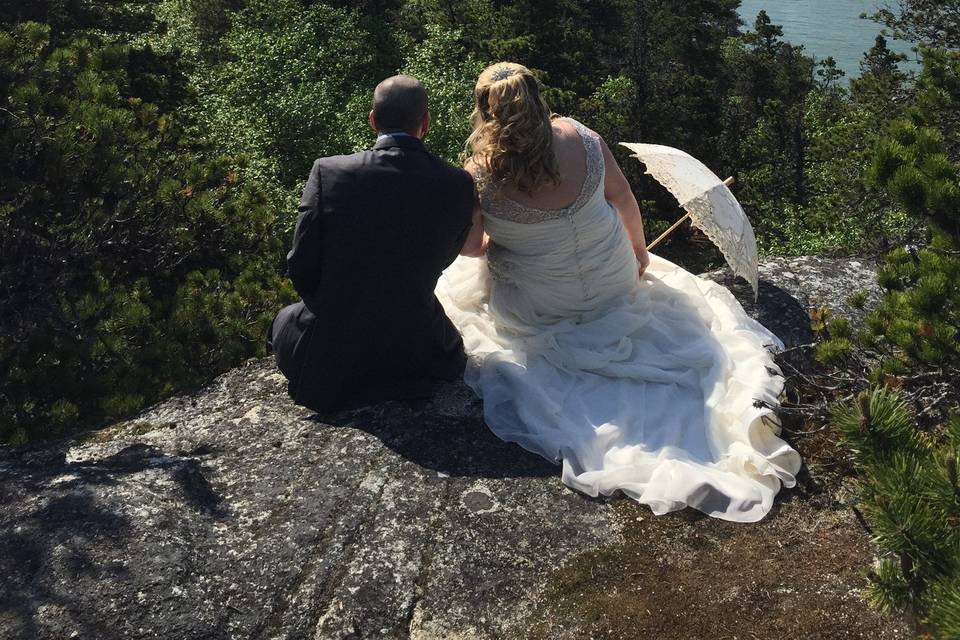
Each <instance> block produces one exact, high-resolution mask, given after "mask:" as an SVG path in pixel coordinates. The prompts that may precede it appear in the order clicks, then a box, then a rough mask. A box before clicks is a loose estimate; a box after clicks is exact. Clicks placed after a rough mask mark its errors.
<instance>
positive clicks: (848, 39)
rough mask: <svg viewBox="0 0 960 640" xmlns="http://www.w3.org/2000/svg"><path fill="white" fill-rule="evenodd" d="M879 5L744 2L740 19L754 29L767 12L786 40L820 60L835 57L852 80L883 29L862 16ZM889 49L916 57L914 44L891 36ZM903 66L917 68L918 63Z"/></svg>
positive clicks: (821, 0)
mask: <svg viewBox="0 0 960 640" xmlns="http://www.w3.org/2000/svg"><path fill="white" fill-rule="evenodd" d="M877 4H878V2H877V0H741V3H740V18H741V19H742V20H743V21H744V22H745V23H746V25H745V26H744V27H743V29H750V30H753V23H754V21H755V20H756V18H757V14H758V13H759V12H760V10H761V9H763V10H765V11H766V12H767V15H769V16H770V20H772V21H773V23H774V24H779V25H781V26H782V27H783V37H784V39H786V40H788V41H790V42H791V43H792V44H802V45H804V49H805V51H806V53H807V54H808V55H812V56H814V57H815V58H816V59H817V60H822V59H824V58H826V57H827V56H833V58H834V60H836V61H837V66H838V67H840V69H842V70H843V71H844V72H845V73H846V74H847V78H851V77H856V76H859V75H860V59H861V58H862V57H863V54H864V53H865V52H866V51H867V50H869V49H870V47H872V46H873V42H874V39H875V38H876V37H877V34H878V33H880V29H881V25H880V24H878V23H876V22H873V21H872V20H867V19H864V20H861V19H860V17H859V16H860V14H861V13H862V12H866V13H868V14H870V13H873V12H874V11H875V10H876V6H877ZM887 46H889V47H890V48H891V49H893V50H895V51H902V52H903V53H906V54H907V55H908V56H910V59H911V60H912V59H913V58H915V54H912V53H911V52H910V43H907V42H901V41H891V39H890V37H889V36H888V37H887ZM901 67H902V68H903V69H904V70H907V69H909V68H914V63H911V62H906V63H902V64H901Z"/></svg>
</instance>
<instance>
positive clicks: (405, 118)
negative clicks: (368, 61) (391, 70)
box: [370, 76, 430, 138]
mask: <svg viewBox="0 0 960 640" xmlns="http://www.w3.org/2000/svg"><path fill="white" fill-rule="evenodd" d="M370 126H371V127H373V129H374V130H375V131H378V132H380V133H384V132H388V131H403V132H405V133H409V134H410V135H412V136H416V137H417V138H423V137H424V136H425V135H427V129H428V128H429V126H430V112H429V111H427V91H426V89H424V88H423V85H422V84H420V81H419V80H417V79H416V78H414V77H412V76H392V77H390V78H387V79H386V80H384V81H383V82H381V83H380V84H378V85H377V88H376V89H374V90H373V110H372V111H370Z"/></svg>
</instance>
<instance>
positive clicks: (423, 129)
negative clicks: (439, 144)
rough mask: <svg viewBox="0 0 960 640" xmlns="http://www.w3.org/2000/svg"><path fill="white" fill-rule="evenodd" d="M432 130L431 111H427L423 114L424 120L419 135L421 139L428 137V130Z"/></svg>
mask: <svg viewBox="0 0 960 640" xmlns="http://www.w3.org/2000/svg"><path fill="white" fill-rule="evenodd" d="M429 130H430V112H429V111H427V112H426V113H425V114H423V120H422V121H421V122H420V135H419V136H418V137H419V138H420V139H421V140H423V139H424V138H426V137H427V131H429Z"/></svg>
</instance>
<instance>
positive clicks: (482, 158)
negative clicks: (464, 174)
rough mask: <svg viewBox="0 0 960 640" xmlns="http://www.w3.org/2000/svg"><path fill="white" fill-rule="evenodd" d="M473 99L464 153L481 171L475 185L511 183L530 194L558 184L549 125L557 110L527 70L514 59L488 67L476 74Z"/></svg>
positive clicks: (557, 168)
mask: <svg viewBox="0 0 960 640" xmlns="http://www.w3.org/2000/svg"><path fill="white" fill-rule="evenodd" d="M473 97H474V109H473V113H472V114H471V116H470V124H471V125H472V126H473V131H472V132H471V133H470V137H468V138H467V152H468V154H469V157H470V158H471V160H473V162H474V164H476V165H477V166H478V167H479V168H480V169H481V170H482V171H481V172H480V176H479V177H478V179H479V182H480V185H479V186H480V187H481V188H482V187H483V186H486V185H487V184H498V183H502V182H509V183H512V184H514V185H516V187H517V188H518V189H519V190H520V191H522V192H524V193H533V192H534V191H537V190H538V189H540V188H541V187H543V186H545V185H547V184H552V185H554V186H556V185H558V184H560V168H559V166H558V164H557V158H556V155H555V154H554V153H553V130H552V128H551V126H550V121H551V120H552V119H553V117H555V114H553V113H552V112H551V111H550V108H549V107H548V106H547V103H546V102H544V100H543V98H542V97H541V96H540V85H539V83H538V82H537V79H536V78H535V77H534V76H533V74H532V73H530V70H529V69H527V68H526V67H525V66H523V65H520V64H516V63H513V62H498V63H497V64H493V65H490V66H489V67H487V68H486V69H484V70H483V73H481V74H480V77H479V78H477V86H476V88H475V89H474V93H473Z"/></svg>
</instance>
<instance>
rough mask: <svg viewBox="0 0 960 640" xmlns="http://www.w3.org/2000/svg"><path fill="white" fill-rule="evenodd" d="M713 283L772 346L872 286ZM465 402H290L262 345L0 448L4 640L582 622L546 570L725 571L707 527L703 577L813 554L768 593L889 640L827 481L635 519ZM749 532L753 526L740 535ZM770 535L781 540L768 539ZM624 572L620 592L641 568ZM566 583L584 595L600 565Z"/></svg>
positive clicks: (561, 576) (729, 579)
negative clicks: (70, 431)
mask: <svg viewBox="0 0 960 640" xmlns="http://www.w3.org/2000/svg"><path fill="white" fill-rule="evenodd" d="M709 277H711V278H714V279H716V280H718V281H720V282H724V283H727V284H729V285H731V286H732V288H733V289H734V290H735V291H736V292H738V295H739V297H740V298H741V300H743V302H744V304H745V306H746V307H747V308H748V309H749V310H750V311H751V313H753V314H754V315H755V316H756V317H758V318H760V319H761V321H763V322H764V323H765V324H768V326H770V327H771V328H772V329H773V330H774V331H775V332H777V333H778V335H780V336H781V337H782V338H783V339H784V340H785V341H786V342H787V343H788V344H800V343H802V342H804V341H807V340H809V338H810V330H809V323H808V319H807V310H808V308H810V307H812V306H819V305H828V306H832V307H834V308H835V311H836V312H837V313H839V314H846V315H851V316H853V317H854V318H856V317H857V314H858V313H860V312H859V311H858V310H856V309H852V308H848V306H846V305H845V302H844V301H845V300H846V298H847V297H848V295H849V294H850V293H851V292H852V291H854V290H857V289H866V290H868V291H870V295H871V296H873V297H874V298H875V296H876V289H875V286H874V285H873V284H872V281H873V273H872V270H871V267H870V266H869V265H867V264H866V263H864V262H860V263H858V262H855V261H849V260H828V259H824V258H797V259H773V260H767V261H765V262H764V263H763V267H762V269H761V278H762V280H763V282H762V284H761V289H760V298H759V302H758V303H756V304H754V303H753V302H752V301H751V300H749V298H751V297H752V296H751V295H749V294H746V295H744V294H745V290H744V289H745V285H744V284H743V283H742V282H738V283H734V282H733V281H732V279H731V277H730V276H729V274H728V273H725V272H716V273H712V274H709ZM481 416H482V413H481V405H480V403H479V401H478V400H477V399H476V398H475V397H474V396H473V394H472V393H471V391H470V390H469V389H468V388H466V387H465V386H464V385H462V384H448V385H444V386H442V387H440V388H439V389H438V391H437V394H436V397H435V398H434V399H433V400H431V401H424V402H419V403H402V402H389V403H383V404H380V405H376V406H372V407H367V408H363V409H359V410H355V411H350V412H342V413H338V414H335V415H331V416H323V417H321V416H317V415H314V414H312V413H311V412H310V411H308V410H305V409H303V408H301V407H297V406H295V405H294V404H292V402H290V400H289V399H288V397H287V395H286V393H285V381H284V379H283V377H282V376H281V375H280V374H279V373H278V372H277V371H276V369H275V367H274V365H273V363H272V361H271V360H269V359H261V360H251V361H249V362H247V363H246V364H245V365H243V366H242V367H239V368H237V369H235V370H233V371H230V372H228V373H226V374H224V375H222V376H220V377H219V378H217V379H216V380H215V381H214V382H212V383H211V384H210V385H209V386H207V387H205V388H203V389H200V390H198V391H196V392H194V393H190V394H185V395H180V396H177V397H173V398H170V399H168V400H166V401H164V402H161V403H160V404H158V405H156V406H154V407H152V408H150V409H149V410H147V411H145V412H143V413H142V414H140V415H138V416H136V417H135V418H133V419H131V420H127V421H124V422H120V423H117V424H114V425H111V426H109V427H107V428H105V429H102V430H98V431H94V432H91V433H87V434H84V435H82V436H80V437H78V438H76V439H72V440H69V441H65V442H58V443H47V444H42V445H34V446H29V447H24V448H20V449H9V448H0V572H2V573H0V575H2V579H0V638H5V639H10V640H15V639H16V640H19V639H24V640H27V639H29V640H34V639H43V638H50V639H58V640H59V639H64V638H97V639H105V640H106V639H112V638H131V639H133V638H137V639H139V638H171V639H177V640H188V639H200V638H209V639H215V638H224V639H227V638H231V639H232V638H250V639H264V640H266V639H281V638H321V639H323V638H344V639H345V638H368V637H384V638H419V639H423V640H426V639H433V638H483V639H487V638H525V637H568V638H579V637H584V638H586V637H596V635H597V634H599V635H603V634H602V633H601V632H602V631H603V629H604V628H606V627H604V625H607V626H609V628H610V629H615V628H617V627H616V624H615V623H617V621H614V620H612V619H608V618H603V617H601V618H599V619H597V618H591V617H590V616H591V615H593V614H590V613H589V611H593V609H582V607H581V605H584V606H585V605H586V604H587V603H589V602H591V601H590V600H589V598H590V597H599V596H591V595H589V594H588V595H586V596H584V597H583V598H582V600H583V601H582V602H579V601H578V602H577V604H576V606H573V605H570V606H567V604H564V603H565V602H566V601H567V600H566V599H567V598H569V597H571V596H570V594H569V593H566V592H562V593H561V592H558V590H557V589H558V587H557V585H563V584H567V583H568V582H569V580H570V575H572V574H571V571H574V572H576V571H582V570H585V569H584V567H587V568H588V569H589V570H590V572H591V573H592V571H593V569H592V567H593V565H594V564H596V565H597V566H607V567H608V568H609V562H610V559H611V558H613V559H614V561H616V559H617V558H618V557H619V556H617V555H616V554H630V555H631V557H634V556H636V558H637V561H638V562H642V563H644V565H643V566H644V567H647V566H649V567H654V566H656V567H660V568H661V569H660V571H664V572H666V574H664V575H665V576H666V577H664V576H659V577H657V579H656V583H655V584H656V585H660V588H665V587H664V586H663V585H668V584H670V576H671V575H673V576H675V577H678V573H676V572H679V573H683V574H684V575H687V572H689V571H690V570H691V568H694V567H697V566H720V565H722V564H723V562H724V560H723V558H724V556H723V554H725V553H730V549H729V548H728V547H729V545H728V546H727V547H724V545H723V544H720V543H717V544H713V543H706V542H701V543H699V544H695V542H696V540H697V539H698V537H699V538H705V539H709V540H714V539H717V540H719V539H727V538H725V537H724V536H727V533H724V532H728V533H729V536H734V535H736V536H739V537H738V538H736V540H737V544H746V545H747V546H748V547H751V546H752V547H751V548H749V549H747V550H746V551H744V550H742V549H741V550H736V552H735V553H732V554H731V555H729V556H727V557H728V560H729V562H728V564H727V565H724V566H728V567H729V571H726V572H724V571H719V572H717V571H715V572H713V575H712V576H705V578H704V579H705V580H706V581H707V583H705V584H704V585H703V587H704V589H705V590H704V591H703V593H704V594H707V593H713V591H711V590H717V589H719V590H721V591H722V593H723V594H726V595H723V596H722V597H724V598H726V597H729V598H731V599H733V600H742V599H743V598H747V601H750V602H752V601H751V600H749V598H751V597H753V596H754V595H756V592H757V590H758V589H761V588H762V589H764V590H765V591H766V592H767V595H768V596H769V594H770V589H771V588H772V587H770V586H769V585H760V586H758V582H757V580H758V578H757V577H756V576H754V577H752V578H750V577H749V574H744V575H743V576H741V572H740V571H738V569H737V566H736V562H737V558H738V557H740V556H742V554H743V553H747V552H749V555H750V556H751V557H752V558H762V557H769V558H776V559H777V562H783V563H790V562H796V563H808V564H809V563H812V566H813V567H814V568H816V569H817V571H813V572H808V573H805V574H803V576H804V577H803V578H802V580H803V581H804V584H785V585H783V589H785V591H783V593H784V594H786V593H793V592H797V591H798V590H800V591H803V593H807V594H812V595H810V598H813V600H812V601H813V602H825V603H827V602H828V603H830V607H826V608H824V612H823V614H822V615H823V620H822V622H823V624H824V625H828V627H829V625H831V624H832V625H834V626H836V625H838V624H839V625H841V627H842V629H841V628H840V627H836V628H838V629H840V630H839V631H838V632H837V636H836V637H841V636H842V637H850V638H855V637H864V638H866V637H870V638H881V637H891V638H892V637H907V636H906V635H905V632H904V630H903V627H902V625H901V624H900V623H898V622H896V621H887V620H884V619H882V618H880V617H879V616H878V615H877V614H875V613H874V612H872V611H870V610H869V609H868V607H867V606H866V604H865V603H864V601H863V599H862V597H861V596H860V595H859V594H860V589H862V586H863V578H862V572H861V570H862V567H863V565H864V564H866V563H868V562H869V561H870V553H871V552H870V549H869V545H868V543H867V538H866V534H864V533H863V531H862V530H861V529H860V528H859V525H857V523H856V521H855V519H854V518H853V516H852V514H851V513H850V511H849V510H848V509H847V508H846V507H844V506H843V505H838V504H837V503H836V502H835V501H832V500H831V499H830V498H829V496H822V495H821V496H820V497H819V498H812V497H809V496H808V495H806V494H804V493H803V492H802V491H801V492H799V493H798V492H797V491H796V490H795V491H793V492H783V494H782V495H781V498H780V499H779V500H780V502H779V503H778V506H777V508H776V509H775V512H774V513H772V514H771V515H770V516H769V518H768V519H767V520H765V521H764V522H763V523H761V524H759V525H732V526H731V525H730V523H719V522H717V521H712V520H710V519H709V518H699V517H698V516H696V514H691V513H689V512H685V513H681V514H671V515H668V516H663V517H660V518H654V517H653V516H652V515H651V514H650V512H649V510H648V509H646V508H644V507H641V506H639V505H637V504H636V503H633V502H632V501H630V500H627V499H625V498H622V497H621V498H612V499H591V498H588V497H585V496H583V495H580V494H578V493H575V492H573V491H571V490H569V489H567V488H566V487H565V486H564V485H563V484H562V483H561V482H560V478H559V475H560V474H559V468H558V467H556V466H554V465H553V464H551V463H549V462H547V461H546V460H543V459H541V458H539V457H537V456H535V455H532V454H530V453H528V452H526V451H524V450H522V449H520V448H519V447H517V446H515V445H512V444H507V443H504V442H502V441H500V440H499V439H497V438H496V437H495V436H494V435H492V434H491V433H490V432H489V431H488V430H487V429H486V428H485V426H484V423H483V420H482V417H481ZM644 523H645V524H644ZM651 523H656V524H651ZM651 526H653V527H655V529H650V528H649V527H651ZM752 526H755V527H758V529H757V531H759V532H760V533H761V534H762V535H761V534H758V535H757V536H750V535H746V534H745V533H744V532H745V531H746V530H748V529H749V528H750V527H752ZM638 527H641V528H638ZM642 527H647V529H642ZM778 527H779V529H778ZM787 530H789V531H790V532H793V533H795V534H796V535H794V536H793V537H794V538H796V541H795V545H794V546H793V547H789V548H788V551H786V552H783V551H782V550H783V548H784V547H783V546H781V552H779V555H777V552H776V549H774V544H775V543H776V544H778V545H779V544H780V542H779V540H780V539H781V538H783V537H784V536H785V535H786V534H785V533H783V532H785V531H787ZM818 530H819V531H820V532H821V533H820V534H814V533H813V532H816V531H818ZM778 531H781V533H783V535H781V533H777V532H778ZM831 531H833V532H836V531H839V532H840V534H842V537H843V539H844V540H847V541H848V543H849V544H847V547H845V548H847V549H848V550H849V553H848V554H847V555H844V556H843V558H842V559H841V560H835V561H829V562H828V561H827V560H825V559H821V558H818V557H817V555H816V553H817V551H816V548H821V547H816V548H815V547H813V546H810V545H812V544H817V545H819V544H821V543H822V544H826V545H827V546H826V547H823V548H827V549H829V544H827V543H824V542H823V539H822V535H823V532H831ZM764 532H765V533H764ZM817 535H820V536H821V537H820V538H818V537H817ZM638 536H650V537H649V538H646V539H648V540H649V543H642V542H638V540H640V539H641V538H638ZM729 536H727V537H729ZM786 537H790V536H786ZM751 540H753V542H750V541H751ZM605 550H606V551H605ZM834 551H836V549H834ZM601 552H603V553H606V556H604V558H606V560H603V561H601V560H594V558H596V557H597V556H596V554H598V553H601ZM605 562H606V564H604V563H605ZM711 562H713V563H714V564H712V565H711V564H710V563H711ZM587 565H589V566H587ZM664 567H666V568H664ZM772 569H773V570H774V571H775V570H776V567H772ZM643 571H648V569H643ZM643 571H640V572H639V573H640V574H643ZM670 572H675V573H673V574H671V573H670ZM577 575H580V574H577ZM631 575H632V574H631ZM650 575H652V574H650ZM811 576H812V577H811ZM711 577H712V579H713V580H714V581H715V582H717V583H721V582H722V588H721V586H717V585H716V584H713V585H711V584H710V583H709V582H710V579H711ZM620 578H621V580H620V581H619V582H618V583H617V584H618V587H617V588H618V589H622V588H624V587H623V580H628V579H629V580H634V582H633V583H631V584H635V585H641V584H642V581H643V578H640V577H638V578H631V577H630V576H626V575H624V576H620ZM751 580H752V581H753V582H751ZM796 580H798V581H799V580H801V578H799V577H798V578H796ZM565 581H566V582H565ZM811 581H812V582H811ZM676 583H677V584H682V583H683V581H682V580H677V581H676ZM578 584H580V583H578ZM583 584H586V585H587V586H586V588H585V587H583V586H582V585H581V586H580V587H576V588H577V589H580V590H581V591H584V590H586V591H591V593H593V592H597V593H603V587H604V584H603V583H602V581H600V579H599V578H598V579H595V580H593V581H592V582H590V581H587V582H586V583H583ZM651 588H653V587H651ZM681 588H682V587H681ZM690 591H691V590H690V588H689V587H688V593H689V592H690ZM718 593H719V591H718ZM778 593H779V592H778ZM751 594H753V595H751ZM824 594H826V595H824ZM603 597H606V595H604V596H603ZM718 597H719V596H718ZM778 597H781V596H778ZM574 598H575V595H574ZM782 598H785V599H789V597H788V596H785V595H784V596H782ZM817 598H819V599H820V600H817ZM709 599H710V600H711V601H714V602H713V603H714V604H716V601H717V599H716V598H709ZM668 601H670V600H669V598H666V596H665V595H664V599H663V602H668ZM804 602H805V601H804ZM701 604H702V605H703V606H706V603H701ZM644 606H645V607H646V608H647V609H648V613H649V607H650V606H651V605H649V604H646V605H644ZM686 606H687V607H688V609H687V610H686V611H685V615H686V616H687V617H688V618H689V624H688V625H687V626H685V627H684V626H681V627H676V628H673V627H671V629H673V630H672V631H671V630H669V629H668V630H661V632H660V636H659V637H699V635H698V634H699V632H698V631H697V630H698V629H703V628H704V627H703V626H702V621H703V618H702V616H706V615H714V616H715V615H716V614H711V613H709V612H708V611H707V610H706V609H702V611H701V610H700V609H697V608H696V607H697V606H700V605H686ZM751 607H753V605H751ZM628 609H629V607H628ZM623 610H624V611H626V609H623ZM617 611H620V609H617ZM698 611H701V613H697V612H698ZM737 611H739V613H737V616H738V617H737V618H736V619H735V620H729V621H724V620H722V619H719V618H718V620H720V621H721V622H723V623H724V624H726V625H727V626H726V627H725V628H726V629H727V631H728V635H729V637H734V636H736V637H761V636H757V635H751V628H753V627H754V625H755V621H752V618H751V615H753V616H761V615H762V616H767V617H768V618H769V616H774V619H779V618H776V616H778V615H782V616H787V613H779V612H778V611H779V610H763V611H761V610H760V609H757V611H754V609H753V608H749V609H744V610H743V611H740V610H739V609H737ZM784 611H787V610H784ZM701 614H702V615H701ZM605 615H607V616H608V617H609V616H611V615H613V616H616V615H620V614H617V613H610V614H605ZM624 615H626V614H624ZM660 615H672V614H671V612H669V611H668V612H666V613H662V614H660ZM698 615H701V621H700V622H699V623H698V621H697V620H698V618H697V616H698ZM651 616H655V614H652V613H651ZM783 619H784V624H787V622H786V620H787V617H784V618H783ZM598 620H599V622H598ZM843 620H847V621H849V622H848V623H843V622H842V621H843ZM620 622H622V620H621V621H620ZM815 622H816V621H815ZM685 624H686V623H685ZM598 625H599V626H598ZM787 628H789V627H787ZM825 628H827V627H825ZM598 630H599V631H598ZM841 631H842V633H841ZM610 634H613V631H610V633H608V637H621V636H617V635H615V634H613V635H610ZM671 634H673V635H671ZM622 637H630V636H629V635H628V636H622ZM714 637H716V636H714ZM822 637H834V636H832V635H823V636H822Z"/></svg>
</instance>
